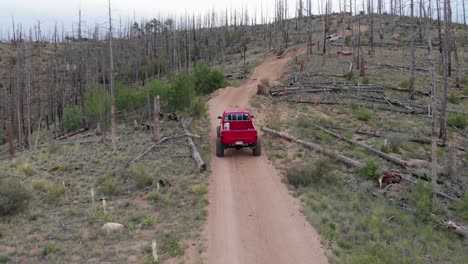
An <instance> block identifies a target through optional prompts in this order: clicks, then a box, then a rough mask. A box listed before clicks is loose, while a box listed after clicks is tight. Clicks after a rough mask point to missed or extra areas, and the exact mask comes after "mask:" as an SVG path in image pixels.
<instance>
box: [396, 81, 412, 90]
mask: <svg viewBox="0 0 468 264" xmlns="http://www.w3.org/2000/svg"><path fill="white" fill-rule="evenodd" d="M409 86H410V81H409V80H403V81H401V82H400V83H399V84H398V87H401V88H409Z"/></svg>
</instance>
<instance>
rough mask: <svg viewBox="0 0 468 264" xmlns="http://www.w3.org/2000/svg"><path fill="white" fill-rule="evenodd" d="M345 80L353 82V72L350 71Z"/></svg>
mask: <svg viewBox="0 0 468 264" xmlns="http://www.w3.org/2000/svg"><path fill="white" fill-rule="evenodd" d="M345 78H346V80H348V81H352V80H354V71H352V70H351V71H350V72H348V73H347V74H346V76H345Z"/></svg>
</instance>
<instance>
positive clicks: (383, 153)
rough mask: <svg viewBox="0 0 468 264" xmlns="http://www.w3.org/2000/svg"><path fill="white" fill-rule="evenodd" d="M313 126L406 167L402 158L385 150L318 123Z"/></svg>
mask: <svg viewBox="0 0 468 264" xmlns="http://www.w3.org/2000/svg"><path fill="white" fill-rule="evenodd" d="M313 126H314V127H316V128H318V129H320V130H322V131H323V132H325V133H327V134H330V135H332V136H334V137H336V138H338V139H341V140H344V141H346V142H348V143H352V144H355V145H358V146H360V147H363V148H365V149H367V150H369V151H371V152H373V153H375V154H377V155H379V156H380V157H382V158H384V159H386V160H388V161H391V162H393V163H395V164H397V165H399V166H401V167H403V168H405V169H406V168H408V164H406V162H405V161H404V160H402V159H399V158H396V157H392V156H390V155H388V154H387V153H385V152H382V151H380V150H378V149H375V148H373V147H370V146H368V145H366V144H363V143H359V142H357V141H355V140H352V139H349V138H347V137H344V136H342V135H340V134H338V133H335V132H333V131H330V130H327V129H325V128H323V127H321V126H318V125H315V124H313Z"/></svg>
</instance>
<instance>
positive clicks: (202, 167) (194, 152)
mask: <svg viewBox="0 0 468 264" xmlns="http://www.w3.org/2000/svg"><path fill="white" fill-rule="evenodd" d="M180 124H181V126H182V128H183V129H184V133H185V135H186V138H187V143H188V145H189V147H190V153H191V155H192V158H193V160H194V161H195V164H196V165H197V168H198V169H199V170H200V172H204V171H205V170H206V164H205V162H204V161H203V159H202V157H201V155H200V153H199V152H198V150H197V146H195V144H194V143H193V140H192V137H190V136H189V135H190V134H191V133H189V132H188V130H187V126H186V125H185V123H184V122H183V121H181V122H180Z"/></svg>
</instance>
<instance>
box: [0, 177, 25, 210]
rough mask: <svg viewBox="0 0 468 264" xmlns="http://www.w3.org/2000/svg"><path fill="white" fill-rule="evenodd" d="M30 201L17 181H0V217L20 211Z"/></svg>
mask: <svg viewBox="0 0 468 264" xmlns="http://www.w3.org/2000/svg"><path fill="white" fill-rule="evenodd" d="M30 199H31V195H30V193H29V191H28V190H27V189H26V188H25V187H23V185H22V184H21V183H20V182H19V181H18V180H16V179H5V180H0V215H11V214H15V213H17V212H19V211H21V210H22V209H24V208H25V207H26V205H27V204H28V202H29V200H30Z"/></svg>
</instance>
